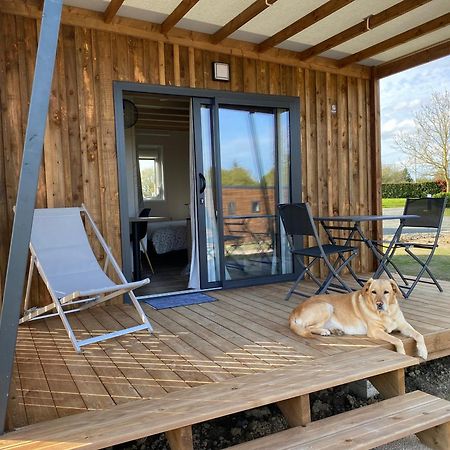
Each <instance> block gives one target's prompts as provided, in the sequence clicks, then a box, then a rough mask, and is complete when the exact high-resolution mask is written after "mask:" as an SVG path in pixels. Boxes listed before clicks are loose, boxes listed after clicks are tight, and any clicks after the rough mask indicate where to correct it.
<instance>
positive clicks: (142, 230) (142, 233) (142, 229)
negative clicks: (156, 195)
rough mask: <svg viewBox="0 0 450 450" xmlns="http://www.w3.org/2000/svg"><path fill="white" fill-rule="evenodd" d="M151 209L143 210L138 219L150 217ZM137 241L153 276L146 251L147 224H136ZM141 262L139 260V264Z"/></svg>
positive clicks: (153, 271) (153, 272)
mask: <svg viewBox="0 0 450 450" xmlns="http://www.w3.org/2000/svg"><path fill="white" fill-rule="evenodd" d="M150 211H151V208H144V209H143V210H142V211H141V212H140V213H139V217H148V216H150ZM136 228H137V240H138V241H139V247H140V249H141V252H142V253H143V254H144V256H145V258H146V259H147V262H148V265H149V267H150V270H151V271H152V274H153V275H154V274H155V270H154V269H153V265H152V263H151V261H150V256H148V251H147V222H139V223H138V224H137V227H136ZM140 261H141V258H139V262H140Z"/></svg>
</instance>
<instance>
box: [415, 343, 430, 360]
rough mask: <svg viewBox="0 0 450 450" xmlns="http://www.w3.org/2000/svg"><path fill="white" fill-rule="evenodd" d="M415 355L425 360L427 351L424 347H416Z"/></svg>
mask: <svg viewBox="0 0 450 450" xmlns="http://www.w3.org/2000/svg"><path fill="white" fill-rule="evenodd" d="M417 354H418V355H419V356H420V358H422V359H427V358H428V350H427V348H426V347H425V345H418V346H417Z"/></svg>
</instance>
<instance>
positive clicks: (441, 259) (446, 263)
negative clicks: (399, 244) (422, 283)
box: [394, 243, 450, 281]
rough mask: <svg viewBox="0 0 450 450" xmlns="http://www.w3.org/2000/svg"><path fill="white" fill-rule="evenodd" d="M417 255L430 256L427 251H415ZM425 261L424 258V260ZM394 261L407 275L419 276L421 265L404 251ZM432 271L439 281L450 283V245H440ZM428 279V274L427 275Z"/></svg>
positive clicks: (431, 265) (432, 263) (434, 258)
mask: <svg viewBox="0 0 450 450" xmlns="http://www.w3.org/2000/svg"><path fill="white" fill-rule="evenodd" d="M414 253H415V254H416V255H428V252H427V251H426V250H425V249H415V250H414ZM422 259H423V258H422ZM394 261H395V263H396V264H398V267H399V268H400V270H401V271H402V273H404V274H405V275H413V276H415V275H417V273H418V272H419V270H420V265H419V264H418V263H416V262H415V261H414V260H413V259H412V258H411V257H410V256H409V255H408V254H406V253H405V251H404V250H401V251H400V250H399V251H398V252H397V253H396V256H395V257H394ZM430 270H431V272H432V273H433V275H434V276H435V277H436V278H437V279H438V280H447V281H450V243H444V244H441V245H439V247H438V248H437V249H436V252H435V254H434V256H433V259H432V260H431V263H430ZM424 277H425V278H427V277H428V274H427V273H425V274H424Z"/></svg>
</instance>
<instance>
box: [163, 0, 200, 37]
mask: <svg viewBox="0 0 450 450" xmlns="http://www.w3.org/2000/svg"><path fill="white" fill-rule="evenodd" d="M197 2H198V0H181V2H180V4H179V5H178V6H177V7H176V8H175V9H174V10H173V11H172V13H171V14H170V15H169V16H167V18H166V20H165V21H164V22H163V23H162V24H161V33H164V34H165V33H168V32H169V31H170V30H171V29H172V28H173V27H174V26H175V25H176V24H177V23H178V22H179V21H180V20H181V19H182V18H183V17H184V16H185V15H186V14H187V13H188V12H189V11H190V10H191V9H192V8H193V7H194V6H195V5H196V4H197Z"/></svg>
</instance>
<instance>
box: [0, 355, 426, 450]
mask: <svg viewBox="0 0 450 450" xmlns="http://www.w3.org/2000/svg"><path fill="white" fill-rule="evenodd" d="M417 362H418V360H417V359H416V358H412V357H409V356H405V355H401V354H399V353H396V352H393V351H390V350H386V349H384V348H373V347H371V348H364V349H359V350H355V351H353V352H348V353H339V354H335V355H331V356H328V357H326V358H321V359H319V360H313V359H309V358H308V357H305V360H304V361H302V362H300V363H297V364H294V365H290V366H287V367H283V368H279V369H275V370H272V371H268V372H266V373H258V374H252V375H245V376H242V377H237V378H235V379H232V380H226V381H223V382H219V383H211V384H208V385H204V386H200V387H196V388H191V389H186V390H179V391H175V392H171V393H168V394H166V395H164V396H163V397H162V398H161V399H152V400H138V401H134V402H130V403H125V404H121V405H117V406H115V407H113V408H111V409H107V410H103V411H91V412H87V413H82V414H77V415H74V416H68V417H62V418H60V419H56V420H52V421H48V422H42V423H38V424H35V425H30V426H27V427H24V428H22V429H20V430H17V431H14V432H11V433H7V434H5V435H3V436H0V448H14V449H16V448H33V450H38V449H48V448H52V449H56V448H57V449H58V450H63V449H72V448H103V447H108V446H111V445H115V444H120V443H123V442H127V441H130V440H134V439H139V438H142V437H146V436H151V435H153V434H157V433H161V432H166V435H167V437H168V439H169V442H170V444H171V448H172V449H183V450H184V449H191V448H192V433H191V425H193V424H196V423H200V422H204V421H207V420H210V419H215V418H218V417H223V416H226V415H228V414H233V413H237V412H240V411H245V410H248V409H252V408H255V407H259V406H264V405H268V404H271V403H277V404H278V405H279V406H280V409H281V411H282V412H283V413H284V415H285V416H286V418H287V420H288V422H289V425H290V426H298V425H304V424H306V423H308V422H310V408H309V394H310V393H312V392H316V391H319V390H321V389H326V388H330V387H334V386H338V385H341V384H345V383H349V382H352V381H357V380H361V379H370V381H371V382H372V383H373V384H374V385H375V386H376V387H377V389H378V390H379V391H380V392H381V393H382V394H383V395H384V396H385V397H392V396H395V395H400V394H403V393H404V392H405V387H404V368H405V367H409V366H411V365H415V364H417Z"/></svg>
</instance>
